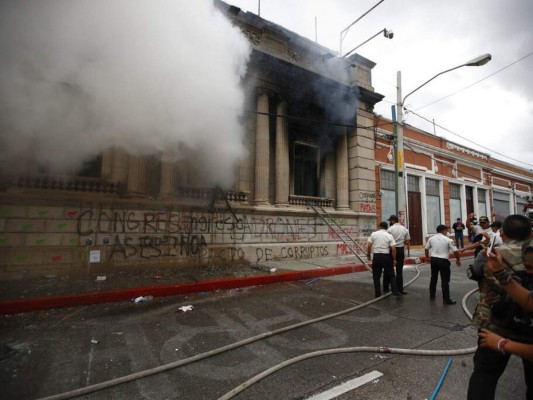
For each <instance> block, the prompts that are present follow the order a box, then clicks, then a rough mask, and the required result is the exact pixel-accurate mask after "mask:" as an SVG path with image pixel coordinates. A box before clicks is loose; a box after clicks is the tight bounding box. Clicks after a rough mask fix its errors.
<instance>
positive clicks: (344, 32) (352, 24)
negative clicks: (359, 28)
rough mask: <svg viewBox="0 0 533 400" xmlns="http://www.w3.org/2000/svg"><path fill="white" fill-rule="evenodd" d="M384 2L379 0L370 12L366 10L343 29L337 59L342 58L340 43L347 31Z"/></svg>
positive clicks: (340, 44)
mask: <svg viewBox="0 0 533 400" xmlns="http://www.w3.org/2000/svg"><path fill="white" fill-rule="evenodd" d="M384 1H385V0H381V1H380V2H379V3H377V4H375V5H374V6H372V8H371V9H370V10H368V11H367V12H365V13H364V14H363V15H361V16H360V17H359V18H357V19H356V20H355V21H354V22H352V23H351V24H350V25H348V26H347V27H346V28H344V30H343V31H342V32H341V34H340V43H339V57H340V56H342V41H343V40H344V38H345V37H346V35H347V34H348V30H349V29H350V28H351V27H352V26H354V25H355V24H356V23H357V22H358V21H359V20H360V19H362V18H363V17H364V16H365V15H367V14H368V13H369V12H370V11H372V10H373V9H374V8H376V7H377V6H379V5H380V4H381V3H383V2H384Z"/></svg>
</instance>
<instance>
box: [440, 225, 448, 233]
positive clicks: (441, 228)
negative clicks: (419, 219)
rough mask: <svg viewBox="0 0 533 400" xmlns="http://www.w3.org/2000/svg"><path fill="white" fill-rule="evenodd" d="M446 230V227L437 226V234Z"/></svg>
mask: <svg viewBox="0 0 533 400" xmlns="http://www.w3.org/2000/svg"><path fill="white" fill-rule="evenodd" d="M446 229H449V228H448V227H447V226H446V225H439V226H437V233H441V232H444V231H445V230H446Z"/></svg>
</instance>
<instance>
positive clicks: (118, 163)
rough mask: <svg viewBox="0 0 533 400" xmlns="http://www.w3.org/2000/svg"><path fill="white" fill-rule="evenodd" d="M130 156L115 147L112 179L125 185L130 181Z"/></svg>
mask: <svg viewBox="0 0 533 400" xmlns="http://www.w3.org/2000/svg"><path fill="white" fill-rule="evenodd" d="M128 162H129V156H128V155H127V154H126V153H125V152H124V151H123V150H120V149H116V148H115V149H113V166H112V168H111V181H113V182H117V183H120V184H123V185H125V184H126V183H127V181H128Z"/></svg>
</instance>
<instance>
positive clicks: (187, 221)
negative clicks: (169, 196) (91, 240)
mask: <svg viewBox="0 0 533 400" xmlns="http://www.w3.org/2000/svg"><path fill="white" fill-rule="evenodd" d="M77 230H78V234H79V235H83V236H88V235H91V234H93V233H107V234H114V233H153V234H181V233H198V234H224V233H228V234H229V235H230V238H231V239H232V240H238V241H243V240H245V239H248V240H250V239H251V240H253V239H257V238H263V239H264V238H269V239H273V240H275V241H309V240H312V239H314V238H315V237H316V236H317V220H316V218H315V217H303V218H288V217H284V218H283V217H247V216H242V217H240V218H238V219H237V220H236V219H235V218H234V217H233V216H225V215H224V216H210V215H202V214H198V215H194V214H181V213H178V212H143V213H142V214H141V215H139V213H138V212H133V211H105V210H99V211H93V210H86V211H83V212H82V213H81V214H80V215H79V216H78V226H77Z"/></svg>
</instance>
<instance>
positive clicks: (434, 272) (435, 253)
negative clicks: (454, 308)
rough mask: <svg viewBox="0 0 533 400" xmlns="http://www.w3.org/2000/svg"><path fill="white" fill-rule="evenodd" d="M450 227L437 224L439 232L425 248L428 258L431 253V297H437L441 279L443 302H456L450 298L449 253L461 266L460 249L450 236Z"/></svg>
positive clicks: (456, 263)
mask: <svg viewBox="0 0 533 400" xmlns="http://www.w3.org/2000/svg"><path fill="white" fill-rule="evenodd" d="M449 229H450V228H448V227H447V226H446V225H439V226H437V234H436V235H435V236H432V237H431V238H430V239H429V240H428V242H427V244H426V248H425V253H426V258H427V257H429V255H430V254H431V280H430V281H429V298H430V299H431V300H433V299H435V295H436V292H437V280H438V279H439V273H440V280H441V288H442V302H443V304H455V303H457V302H456V301H455V300H452V299H451V298H450V275H451V271H450V259H449V254H450V253H453V254H454V255H455V258H456V259H457V261H456V262H455V265H456V266H457V267H460V266H461V259H460V257H459V251H458V250H457V247H455V244H454V242H453V240H452V239H450V238H449V237H448V231H449Z"/></svg>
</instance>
